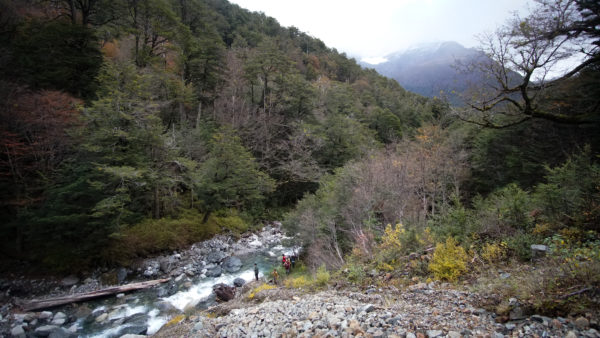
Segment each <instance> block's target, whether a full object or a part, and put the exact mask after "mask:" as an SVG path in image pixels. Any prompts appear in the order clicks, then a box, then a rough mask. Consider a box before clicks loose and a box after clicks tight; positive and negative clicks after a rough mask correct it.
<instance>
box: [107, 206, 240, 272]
mask: <svg viewBox="0 0 600 338" xmlns="http://www.w3.org/2000/svg"><path fill="white" fill-rule="evenodd" d="M203 216H204V215H203V214H201V213H200V212H198V211H197V210H194V209H185V210H182V211H181V212H180V214H179V217H177V218H170V217H165V218H161V219H145V220H143V221H142V222H140V223H138V224H135V225H133V226H131V227H128V228H126V229H124V230H123V231H122V232H121V233H119V234H115V235H114V237H115V241H114V245H113V246H112V247H111V248H109V249H108V250H106V251H105V255H106V256H105V261H107V262H109V263H110V262H117V263H126V262H127V260H129V259H132V258H135V257H144V256H147V255H151V254H156V253H161V252H165V251H173V250H179V249H184V248H186V247H188V246H189V245H191V244H193V243H196V242H199V241H203V240H206V239H209V238H211V237H213V236H215V235H216V234H219V233H223V232H230V233H233V234H240V233H243V232H245V231H247V230H248V223H247V222H246V221H245V220H243V219H242V218H241V217H240V216H239V215H237V213H236V212H234V211H232V212H220V213H215V214H213V215H211V216H210V217H209V218H208V220H207V221H206V223H203V222H202V219H203Z"/></svg>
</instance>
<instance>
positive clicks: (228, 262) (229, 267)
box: [223, 256, 242, 272]
mask: <svg viewBox="0 0 600 338" xmlns="http://www.w3.org/2000/svg"><path fill="white" fill-rule="evenodd" d="M241 268H242V261H241V260H240V259H239V258H237V257H235V256H229V257H227V258H225V260H224V261H223V269H224V270H225V271H227V272H236V271H239V270H240V269H241Z"/></svg>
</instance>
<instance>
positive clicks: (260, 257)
mask: <svg viewBox="0 0 600 338" xmlns="http://www.w3.org/2000/svg"><path fill="white" fill-rule="evenodd" d="M287 242H289V243H291V240H290V239H289V238H287V237H285V236H284V235H283V234H282V232H281V230H280V226H279V224H277V223H276V224H275V225H269V226H265V227H264V228H263V229H262V230H261V231H260V232H259V233H256V234H252V235H249V236H245V237H243V238H241V239H240V240H237V241H234V240H233V239H232V238H229V237H225V236H220V237H217V238H213V239H211V240H209V241H205V242H200V243H196V244H194V245H193V246H192V247H191V248H190V249H188V250H186V251H184V252H178V253H173V254H172V255H169V256H162V257H159V258H151V259H146V260H144V261H142V262H139V263H138V264H137V267H133V268H129V269H127V270H125V269H121V270H120V271H118V272H117V274H118V275H119V277H118V278H119V280H120V282H121V283H120V284H128V283H131V282H137V281H141V280H149V279H157V278H164V277H167V276H170V277H171V279H170V281H169V282H167V283H164V284H160V285H158V286H155V287H153V288H150V289H145V290H140V291H136V292H130V293H126V294H117V295H112V296H109V297H106V298H101V299H98V300H94V301H87V302H83V303H78V304H70V305H65V306H61V307H55V308H52V309H50V310H51V311H41V312H30V313H18V312H15V313H12V314H10V315H8V316H7V317H9V318H4V319H3V321H4V322H5V324H9V325H4V330H9V332H0V333H6V334H7V336H8V335H11V336H16V337H28V336H48V335H50V334H52V336H53V337H121V336H123V335H125V334H146V335H152V334H154V333H156V332H157V331H158V330H159V329H160V328H161V327H162V326H163V325H165V324H166V323H168V322H169V321H170V320H171V319H173V318H175V317H176V316H178V315H181V314H184V313H188V312H192V311H195V310H200V309H205V308H208V307H209V306H211V305H214V304H215V302H216V301H215V295H214V293H213V291H212V287H213V286H214V285H215V284H219V283H223V284H227V285H232V286H233V285H234V281H235V282H236V284H238V285H239V284H243V283H245V282H249V281H251V280H253V279H254V264H255V263H256V264H257V266H258V268H259V278H262V279H265V276H268V275H269V272H270V271H271V270H272V269H273V267H274V266H277V265H278V264H279V262H280V257H281V255H282V254H286V255H289V254H291V253H292V251H293V250H298V248H293V247H292V246H291V245H290V246H284V243H287ZM76 290H77V285H74V286H73V287H72V291H76ZM7 321H8V323H6V322H7ZM4 330H3V331H4Z"/></svg>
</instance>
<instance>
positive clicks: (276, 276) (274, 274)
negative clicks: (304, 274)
mask: <svg viewBox="0 0 600 338" xmlns="http://www.w3.org/2000/svg"><path fill="white" fill-rule="evenodd" d="M277 278H279V274H278V273H277V269H273V284H275V285H277Z"/></svg>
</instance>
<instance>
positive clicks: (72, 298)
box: [21, 278, 170, 311]
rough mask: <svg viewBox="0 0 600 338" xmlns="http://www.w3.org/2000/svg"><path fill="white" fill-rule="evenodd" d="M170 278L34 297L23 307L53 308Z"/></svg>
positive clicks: (144, 287) (138, 288)
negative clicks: (47, 297) (45, 297)
mask: <svg viewBox="0 0 600 338" xmlns="http://www.w3.org/2000/svg"><path fill="white" fill-rule="evenodd" d="M169 280H170V278H163V279H155V280H150V281H146V282H140V283H133V284H127V285H121V286H113V287H110V288H106V289H102V290H97V291H92V292H86V293H80V294H76V295H69V296H62V297H56V298H49V299H32V300H30V301H29V302H27V303H25V304H23V305H22V306H21V307H22V309H23V311H33V310H41V309H47V308H51V307H55V306H59V305H65V304H70V303H77V302H83V301H86V300H90V299H94V298H99V297H104V296H109V295H112V294H115V293H122V292H129V291H134V290H140V289H146V288H149V287H151V286H154V285H157V284H161V283H165V282H167V281H169Z"/></svg>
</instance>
